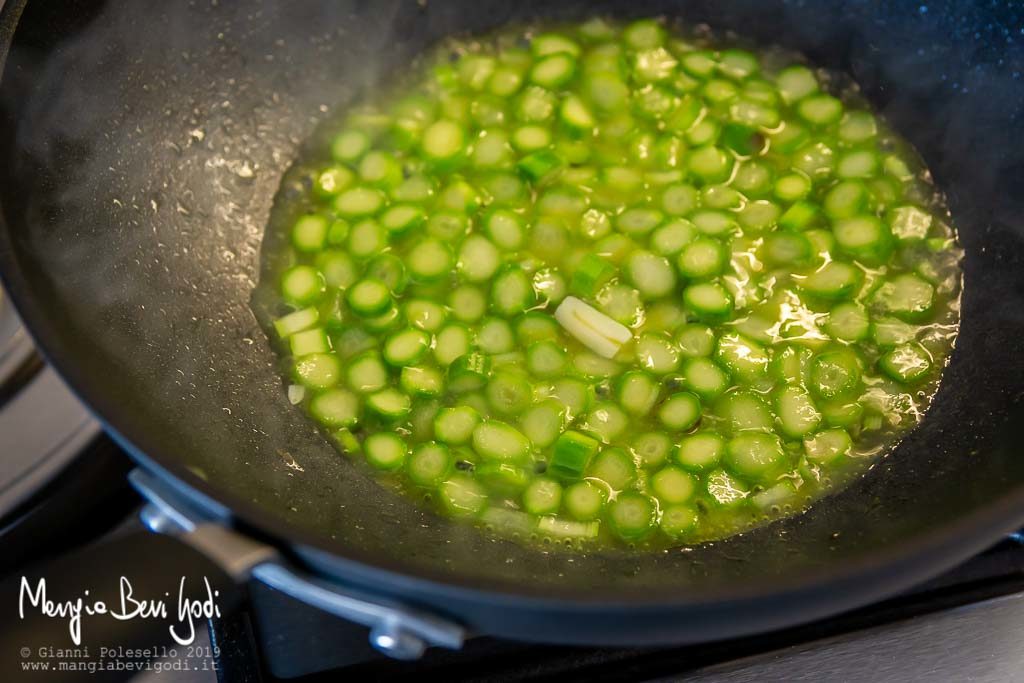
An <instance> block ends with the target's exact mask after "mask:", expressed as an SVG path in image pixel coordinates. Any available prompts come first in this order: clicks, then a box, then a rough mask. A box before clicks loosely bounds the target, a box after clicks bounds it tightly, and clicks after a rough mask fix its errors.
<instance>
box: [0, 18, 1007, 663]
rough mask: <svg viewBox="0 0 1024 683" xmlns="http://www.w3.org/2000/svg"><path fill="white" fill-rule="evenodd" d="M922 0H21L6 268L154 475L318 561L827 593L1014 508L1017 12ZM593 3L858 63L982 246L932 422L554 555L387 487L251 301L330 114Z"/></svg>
mask: <svg viewBox="0 0 1024 683" xmlns="http://www.w3.org/2000/svg"><path fill="white" fill-rule="evenodd" d="M922 2H926V4H919V3H898V2H878V3H864V2H857V3H844V2H813V3H811V2H803V1H802V0H793V1H781V0H714V1H712V0H700V1H698V0H694V1H683V0H679V1H676V2H673V1H670V0H665V1H661V2H658V1H640V0H636V1H634V2H628V3H627V2H580V1H575V0H573V1H563V2H540V1H527V0H523V1H520V2H507V1H503V0H471V1H467V2H455V1H440V0H426V1H422V0H421V1H420V2H415V1H413V0H409V1H404V0H402V1H399V0H388V1H383V2H373V3H370V2H349V1H339V2H276V1H267V2H249V1H244V2H243V1H235V0H231V1H227V0H220V1H219V2H217V1H216V0H197V1H196V2H190V3H185V2H173V3H169V2H159V1H157V0H152V1H150V0H109V1H108V2H93V1H86V0H82V1H71V0H69V1H66V2H56V1H54V0H41V1H40V0H29V1H28V2H27V5H26V3H25V2H23V1H21V0H8V1H7V3H6V5H5V6H4V7H3V12H2V17H0V20H2V26H0V40H2V44H3V45H4V46H9V48H10V50H9V54H8V55H7V63H6V68H5V70H4V74H3V80H2V83H0V105H2V109H0V204H2V217H0V272H2V275H3V281H4V284H5V285H6V287H7V288H8V290H9V292H10V295H11V297H12V299H13V300H14V301H15V302H16V304H17V306H18V308H19V310H20V312H21V314H22V316H23V317H24V319H25V322H26V323H27V325H28V326H29V328H30V329H31V331H32V332H33V334H34V336H35V338H36V339H37V340H38V342H39V344H40V345H41V347H42V348H43V350H44V351H45V353H46V355H47V357H48V359H49V360H50V361H51V362H52V363H53V364H54V365H55V366H56V367H57V368H58V369H59V371H60V372H61V373H62V374H63V375H64V376H65V377H66V378H67V380H68V381H69V383H70V384H71V385H72V386H73V387H74V388H75V390H76V391H77V392H78V393H79V394H80V396H81V397H82V398H83V399H84V400H85V401H86V402H87V403H88V405H90V406H91V407H92V408H93V409H94V410H95V412H96V414H97V415H98V416H99V417H100V418H101V419H102V420H103V421H104V422H105V424H106V426H107V427H108V429H109V430H110V431H111V432H112V433H113V434H114V435H115V437H116V438H117V439H118V440H119V441H120V442H121V443H122V444H123V445H125V446H126V447H127V449H128V450H129V452H130V453H131V455H132V456H133V457H134V458H135V460H136V461H137V463H138V466H139V467H140V468H141V471H142V472H144V473H146V474H145V476H147V477H149V481H156V482H159V483H160V484H161V485H163V486H165V487H167V490H170V491H173V492H174V495H175V496H177V498H178V500H180V501H185V502H186V503H188V504H195V505H199V506H200V507H201V508H202V509H205V510H213V511H214V512H213V514H212V516H213V517H218V518H219V519H218V520H217V521H218V523H219V524H221V525H223V527H230V528H232V529H234V530H236V531H237V532H238V533H239V534H241V535H242V536H245V537H247V538H255V539H258V540H259V541H260V543H262V544H265V545H268V546H271V547H273V548H276V549H278V550H279V551H281V552H282V553H283V556H284V557H286V558H287V560H285V561H286V562H287V563H288V566H289V567H291V568H293V569H295V570H296V571H302V572H305V573H306V574H307V575H315V576H317V577H320V578H321V579H322V580H323V581H325V582H326V583H324V584H321V585H322V586H327V587H328V589H330V587H331V586H340V585H344V586H345V587H346V588H349V589H356V590H359V591H363V592H365V593H366V594H368V595H369V596H370V597H371V598H374V597H379V598H380V599H382V600H383V599H387V600H391V601H395V602H397V603H401V604H403V605H408V606H413V607H416V608H419V609H421V610H424V611H425V612H427V613H431V614H441V615H444V616H445V617H446V618H447V619H451V620H453V621H455V622H457V623H460V624H463V625H466V626H467V627H469V628H470V629H472V630H474V631H479V632H484V633H488V634H493V635H500V636H507V637H513V638H522V639H531V640H539V641H550V642H570V643H654V642H681V641H699V640H705V639H713V638H721V637H726V636H732V635H738V634H741V633H749V632H753V631H757V630H763V629H770V628H776V627H779V626H782V625H785V624H790V623H794V622H798V621H804V620H810V619H813V618H816V617H820V616H822V615H825V614H828V613H832V612H836V611H839V610H843V609H847V608H850V607H852V606H854V605H857V604H860V603H865V602H867V601H870V600H873V599H876V598H879V597H881V596H883V595H885V594H889V593H892V592H895V591H897V590H899V589H901V588H903V587H906V586H908V585H910V584H912V583H914V582H917V581H920V580H922V579H924V578H925V577H928V576H930V575H933V574H936V573H938V572H940V571H942V570H943V569H945V568H947V567H950V566H951V565H953V564H954V563H956V562H958V561H960V560H962V559H964V558H966V557H968V556H970V555H971V554H973V553H976V552H978V551H980V550H982V549H983V548H985V547H986V546H987V545H989V544H991V543H993V542H994V541H995V540H996V539H998V538H999V537H1000V535H1002V534H1004V533H1006V532H1008V531H1010V530H1011V529H1014V528H1015V527H1019V526H1020V525H1022V524H1024V446H1022V443H1024V405H1022V402H1021V397H1022V393H1024V341H1022V340H1024V182H1022V181H1024V121H1022V111H1024V76H1022V72H1024V61H1022V54H1024V52H1022V48H1021V45H1022V43H1024V35H1021V31H1020V29H1019V27H1020V26H1021V25H1022V12H1021V9H1020V7H1019V6H1015V5H1014V4H1013V3H1004V4H1000V3H992V4H989V3H986V4H984V5H982V4H981V3H975V2H971V1H970V0H965V1H963V2H955V1H952V0H950V1H943V2H931V1H926V0H922ZM595 13H599V14H600V13H611V14H620V15H652V14H665V15H667V16H669V17H672V18H680V19H682V20H685V21H688V22H708V23H710V24H712V25H713V26H715V27H716V28H718V29H720V30H734V31H736V32H737V33H739V34H742V35H743V36H745V37H747V38H749V39H752V40H754V41H760V42H763V43H781V44H783V45H785V46H787V47H790V48H795V49H797V50H801V51H804V52H805V53H806V54H807V55H809V56H810V58H811V59H813V60H815V61H817V62H819V63H821V64H824V65H827V66H829V67H834V68H839V69H842V70H845V71H847V72H849V73H850V74H851V75H853V76H854V77H855V78H856V79H857V80H858V81H859V82H860V83H861V84H862V85H863V87H864V91H865V94H866V95H867V97H868V98H869V99H870V100H871V101H872V102H874V104H875V105H876V106H877V107H878V108H879V109H880V110H881V111H882V112H883V113H884V115H885V116H887V117H888V118H889V120H890V121H891V122H892V123H893V124H894V126H895V127H896V128H897V129H898V130H899V131H901V132H902V134H903V135H905V136H906V137H907V138H909V139H910V140H911V141H912V142H913V143H914V144H915V145H916V147H917V148H918V150H919V151H920V153H921V154H922V156H923V157H924V159H925V160H926V163H927V164H928V165H929V167H930V168H931V169H932V171H933V173H934V176H935V179H936V183H937V185H938V186H939V187H940V188H942V189H943V190H944V191H945V192H946V193H947V194H948V197H949V204H950V206H951V208H952V212H953V215H954V219H955V224H956V225H957V227H958V228H959V230H960V237H961V240H962V242H963V245H964V247H965V249H966V254H967V255H966V259H965V262H964V273H965V275H964V278H965V288H964V297H963V323H962V328H961V331H960V337H959V340H958V342H957V347H956V350H955V352H954V354H953V358H952V362H951V364H950V366H949V368H948V369H947V370H946V373H945V378H944V380H943V383H942V388H941V391H940V392H939V395H938V397H937V399H936V401H935V403H934V405H933V407H932V408H931V410H930V411H929V412H928V414H927V416H926V418H925V419H924V421H923V423H922V424H921V425H920V427H919V428H917V429H916V430H915V431H914V432H913V433H912V434H911V435H910V436H909V437H907V438H906V439H905V440H904V441H903V442H902V443H901V444H900V445H899V446H898V448H896V449H895V451H894V452H893V453H892V454H891V455H889V456H888V457H886V458H884V459H883V460H881V461H880V462H879V463H878V464H877V465H876V466H875V467H874V468H873V469H872V470H871V471H870V472H869V473H868V474H867V475H866V476H865V477H864V478H863V479H861V480H859V481H857V482H856V483H855V484H854V485H852V486H850V487H849V488H847V489H845V490H843V491H841V492H840V493H837V494H835V495H832V496H830V497H828V498H827V499H825V500H822V501H821V502H819V503H818V504H816V505H815V506H814V507H813V508H812V509H811V510H810V511H809V512H807V513H806V514H802V515H799V516H796V517H793V518H791V519H786V520H783V521H779V522H776V523H773V524H771V525H768V526H765V527H763V528H759V529H757V530H755V531H752V532H750V533H746V534H743V535H741V536H737V537H734V538H731V539H728V540H726V541H721V542H716V543H707V544H703V545H700V546H697V547H693V548H686V549H680V550H675V551H669V552H658V553H646V554H631V553H626V552H620V551H611V550H608V551H600V552H591V553H587V554H585V555H579V554H572V553H568V552H564V551H559V550H555V549H550V550H547V551H543V550H539V549H537V548H536V547H526V546H522V545H517V544H515V543H511V542H507V541H502V540H496V539H494V538H492V537H490V536H488V535H487V534H486V533H482V532H481V531H479V530H477V529H476V528H473V527H471V526H467V525H463V524H458V523H453V522H451V521H448V520H446V519H442V518H439V517H437V516H434V515H433V514H431V513H429V512H426V511H424V510H422V509H420V508H419V507H417V506H415V505H414V504H413V503H411V502H410V501H409V500H406V499H404V498H401V497H399V496H397V495H395V494H393V493H391V492H389V491H386V490H384V489H383V488H381V487H380V486H379V485H377V484H376V483H375V482H374V481H373V480H372V479H370V478H368V477H367V475H365V474H364V473H362V472H361V471H359V470H357V469H356V468H355V467H353V466H352V465H351V464H350V463H349V462H348V461H346V459H345V458H343V457H341V456H340V455H339V454H338V453H337V452H336V451H335V450H334V449H333V448H332V447H331V445H330V444H329V443H328V441H327V440H326V439H325V438H324V437H323V436H322V435H321V434H320V433H319V432H318V431H317V430H316V429H315V428H314V427H313V426H312V424H311V422H309V421H308V420H307V419H306V418H305V416H304V415H303V414H302V413H301V412H300V410H299V409H297V408H296V407H294V406H292V405H291V404H290V403H289V401H288V399H287V396H286V392H285V389H284V384H283V382H282V378H281V374H280V372H279V365H278V362H277V358H276V356H275V353H274V352H273V350H272V349H271V347H270V345H269V343H268V339H267V337H266V335H265V334H264V331H263V329H261V327H260V325H259V324H258V322H257V318H256V317H255V316H254V314H253V311H252V308H251V306H250V300H251V297H252V295H253V292H254V289H255V288H256V287H257V284H258V279H259V274H260V247H261V243H262V240H263V237H264V227H265V225H266V223H267V218H268V215H269V211H270V207H271V204H272V202H273V200H274V195H275V192H277V191H278V185H279V181H280V179H281V177H282V175H283V173H284V171H285V170H286V169H287V168H288V166H289V164H290V163H291V162H292V160H293V159H294V158H295V157H296V155H297V154H298V153H299V152H300V150H301V147H302V144H303V140H305V139H307V138H308V136H310V135H311V134H312V133H313V132H314V130H315V128H316V126H317V123H318V122H319V121H320V120H322V119H323V118H324V117H325V116H326V114H327V112H329V111H331V110H333V109H334V108H336V107H338V106H341V105H344V103H346V102H348V101H350V100H351V99H352V98H354V97H356V96H357V95H358V94H359V93H360V92H363V91H365V89H367V88H372V87H373V86H374V84H375V83H378V82H379V81H381V80H382V79H386V78H387V76H388V74H389V73H390V72H392V71H393V70H398V69H401V68H402V66H403V65H404V64H406V63H408V62H409V60H410V59H411V58H412V57H413V56H414V55H416V54H417V53H418V52H419V51H421V50H422V49H424V48H425V47H426V46H428V45H430V44H431V43H433V42H435V41H437V40H438V39H440V38H442V37H443V36H446V35H448V34H451V33H453V32H472V31H484V30H487V29H489V28H492V27H496V26H499V25H501V24H503V23H505V22H508V21H521V20H531V19H535V18H538V17H547V16H554V17H563V18H573V17H580V16H583V15H589V14H595ZM281 191H282V192H285V193H287V192H289V191H290V188H288V187H284V188H282V189H281ZM0 457H2V454H0ZM221 550H223V548H222V549H221ZM181 557H182V558H183V557H184V554H182V555H181ZM150 559H152V558H150ZM177 559H180V558H179V556H178V554H176V553H173V552H168V553H165V554H164V556H163V557H162V558H161V559H160V563H161V565H163V569H164V570H167V571H168V572H169V573H173V572H172V571H170V569H168V567H170V568H173V566H174V565H173V562H175V561H176V560H177ZM5 609H6V608H5ZM5 618H6V617H5Z"/></svg>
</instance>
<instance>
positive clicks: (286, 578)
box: [129, 469, 467, 660]
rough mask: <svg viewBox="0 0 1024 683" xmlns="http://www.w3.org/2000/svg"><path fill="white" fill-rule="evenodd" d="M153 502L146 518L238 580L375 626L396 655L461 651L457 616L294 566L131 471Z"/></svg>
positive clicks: (376, 643) (373, 632)
mask: <svg viewBox="0 0 1024 683" xmlns="http://www.w3.org/2000/svg"><path fill="white" fill-rule="evenodd" d="M129 479H130V481H131V483H132V485H133V486H134V487H135V488H136V490H138V491H139V493H141V494H142V496H143V497H144V498H146V499H147V500H148V501H149V504H148V505H147V506H146V507H145V508H144V509H143V511H142V520H143V522H144V523H145V524H146V525H147V526H148V527H149V528H150V529H152V530H154V531H159V532H163V533H166V532H171V533H175V532H178V533H180V532H185V535H184V538H185V540H186V541H187V542H188V543H190V544H191V545H192V546H194V547H196V548H199V549H200V550H201V551H202V552H203V553H204V554H205V555H206V556H207V557H209V558H212V559H214V560H215V561H216V562H217V563H218V564H219V565H220V566H221V567H222V568H225V569H226V570H228V571H229V572H230V573H231V574H232V575H233V576H234V577H235V580H236V582H238V583H243V582H245V581H248V580H249V579H250V578H252V579H255V580H257V581H261V582H263V583H264V584H266V585H267V586H269V587H271V588H273V589H275V590H277V591H279V592H281V593H284V594H285V595H288V596H290V597H292V598H295V599H296V600H299V601H301V602H304V603H306V604H307V605H310V606H312V607H315V608H317V609H320V610H323V611H324V612H327V613H328V614H333V615H334V616H336V617H339V618H341V619H344V620H346V621H351V622H354V623H357V624H362V625H363V626H367V627H369V629H370V644H371V645H372V646H373V647H374V648H376V649H377V650H378V651H380V652H381V653H382V654H384V655H387V656H388V657H391V658H393V659H405V660H410V659H419V658H420V657H421V656H422V655H423V653H424V652H425V651H426V649H427V647H430V646H435V647H443V648H448V649H452V650H457V649H459V648H461V647H462V644H463V643H464V642H465V640H466V637H467V630H466V628H465V627H464V626H463V625H461V624H459V623H457V622H456V621H454V620H452V619H450V618H448V617H446V616H442V615H439V614H433V613H429V612H425V611H423V610H419V609H416V608H413V607H410V606H409V605H405V604H403V603H401V602H398V601H396V600H393V599H390V598H387V597H384V596H381V595H378V594H371V593H367V592H365V591H361V590H357V589H355V588H353V587H351V586H345V585H342V584H340V583H338V582H337V581H328V580H326V579H323V578H320V577H317V576H314V575H312V574H309V573H307V572H304V571H301V570H299V569H297V568H294V567H292V566H291V565H290V564H289V563H288V562H286V561H285V560H284V559H283V558H281V556H280V555H279V554H278V553H277V551H276V550H275V549H273V548H272V547H271V546H268V545H264V544H262V543H259V542H257V541H255V540H254V539H252V538H250V537H248V536H245V535H243V534H242V533H241V532H238V531H234V530H231V529H229V528H227V527H226V526H225V524H223V523H214V522H211V521H206V520H209V519H210V517H211V515H210V513H208V512H204V511H203V510H202V509H201V508H199V507H196V506H193V505H189V504H188V503H187V502H186V501H185V500H183V496H182V494H181V493H180V492H179V491H177V490H175V489H173V488H172V487H171V486H169V485H168V484H167V482H165V481H163V480H162V479H159V478H158V477H156V476H155V475H153V474H151V473H150V472H147V471H145V470H141V469H137V470H135V471H133V472H132V473H131V474H130V475H129Z"/></svg>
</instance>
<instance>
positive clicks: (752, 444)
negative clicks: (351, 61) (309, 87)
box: [273, 20, 960, 547]
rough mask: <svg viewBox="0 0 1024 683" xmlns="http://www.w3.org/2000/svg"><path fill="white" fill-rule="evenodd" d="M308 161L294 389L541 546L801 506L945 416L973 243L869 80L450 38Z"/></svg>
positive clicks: (287, 282) (459, 501)
mask: <svg viewBox="0 0 1024 683" xmlns="http://www.w3.org/2000/svg"><path fill="white" fill-rule="evenodd" d="M335 125H336V128H335V131H336V132H335V134H333V135H332V137H331V143H330V146H329V149H327V150H324V154H323V156H322V157H321V158H317V159H313V160H311V161H309V162H308V163H307V164H305V165H303V166H300V167H299V168H298V169H297V170H296V171H295V173H296V174H298V176H299V177H301V179H303V180H304V181H306V185H305V187H306V188H307V191H306V193H305V194H304V196H303V197H301V198H300V199H295V198H294V197H291V196H289V195H287V193H282V199H281V201H282V202H285V203H286V204H287V207H286V210H285V211H284V213H286V214H287V215H288V216H289V217H290V218H289V220H288V222H287V226H286V227H287V229H288V230H289V234H290V240H289V246H288V249H289V254H288V255H287V260H288V262H289V263H290V265H289V267H287V268H286V269H285V270H283V272H280V273H277V274H276V275H277V276H279V277H280V294H281V298H282V301H281V307H282V312H281V315H280V316H279V317H278V318H277V319H276V321H275V322H274V325H273V327H274V335H275V337H276V338H277V339H278V340H280V342H281V344H282V350H283V351H285V352H286V353H287V354H288V356H289V358H290V365H291V375H292V379H291V382H292V384H291V386H290V387H289V396H290V397H291V398H292V401H293V402H294V403H298V404H301V405H302V406H303V407H304V408H305V409H306V410H308V412H309V414H310V415H312V416H313V418H314V419H315V420H316V421H317V422H318V423H319V424H320V425H322V427H323V428H324V429H325V430H326V432H327V433H329V434H330V435H331V437H332V438H333V439H334V441H335V442H336V443H337V445H338V447H339V449H340V450H341V451H342V452H344V453H346V454H347V455H349V456H351V457H353V458H356V459H359V460H361V461H365V463H367V464H368V465H369V467H371V468H373V469H374V470H376V471H378V472H379V473H380V477H381V479H382V481H384V482H387V483H389V484H392V485H395V486H397V487H399V488H401V489H403V490H405V491H406V492H409V493H411V494H413V495H416V496H417V497H419V498H420V499H421V500H427V501H429V503H428V504H430V505H432V506H434V507H435V509H437V510H439V511H441V512H443V513H445V514H448V515H452V516H458V517H462V518H466V519H472V520H477V521H478V522H479V523H481V524H484V525H487V526H489V527H491V528H493V529H495V530H497V531H499V532H500V533H503V534H512V535H518V536H520V537H522V538H548V539H551V538H557V539H567V540H568V542H570V543H571V544H573V545H578V546H582V547H591V546H592V544H593V543H606V544H612V545H614V544H628V545H637V544H639V545H641V546H644V547H648V546H650V547H659V546H660V547H668V546H673V545H680V544H685V543H693V542H699V541H702V540H706V539H711V538H718V537H723V536H727V535H729V534H732V533H736V532H738V531H741V530H743V529H745V528H748V527H750V526H751V525H752V524H755V523H759V522H761V521H763V520H765V519H769V518H771V517H773V516H778V515H780V514H783V513H788V512H795V511H798V510H800V509H802V508H803V507H805V506H806V504H807V503H808V502H809V501H810V500H812V499H813V498H815V497H817V496H819V495H820V494H821V493H823V492H824V491H826V490H828V489H831V488H835V487H837V486H839V485H840V483H841V482H842V481H844V480H847V479H849V478H850V477H851V476H853V475H854V474H857V473H859V472H862V471H863V470H864V469H865V468H866V467H867V465H868V464H869V463H870V462H871V461H872V458H873V457H874V456H876V455H878V454H879V453H882V452H885V451H887V450H889V449H890V448H891V447H892V445H893V444H894V443H895V442H896V441H897V440H898V439H899V437H900V436H902V435H903V434H905V433H906V431H907V430H909V429H910V428H911V427H912V426H913V425H914V424H916V423H917V422H918V421H919V420H920V417H921V414H922V412H923V411H924V410H925V409H926V408H927V405H928V402H929V399H930V397H931V396H932V394H933V393H934V391H935V389H936V388H937V384H938V380H939V376H940V372H941V368H942V367H943V365H944V363H945V359H946V357H947V355H948V353H949V351H950V349H951V348H952V344H953V340H954V338H955V333H956V326H957V323H958V303H959V292H960V271H959V267H958V262H959V258H960V251H959V248H958V246H957V245H956V243H955V239H954V232H953V230H952V228H951V227H950V226H949V225H948V223H947V220H946V219H947V217H948V213H947V212H946V210H945V208H944V207H943V206H942V204H941V203H940V200H939V199H938V198H937V193H936V192H935V190H934V188H933V187H931V185H930V184H929V181H928V176H927V173H926V172H925V171H924V170H923V169H921V167H920V164H919V162H918V161H917V160H916V158H915V156H914V155H913V153H912V152H911V151H910V150H909V149H908V147H907V146H906V145H905V144H904V143H903V142H901V141H900V140H899V138H897V137H896V136H895V135H894V134H893V133H892V132H891V131H889V130H888V129H886V128H885V126H884V124H883V123H882V122H881V121H879V119H878V118H877V117H876V116H874V115H873V114H872V113H871V112H870V111H868V110H867V109H866V108H865V107H864V106H861V105H858V104H857V96H856V93H855V92H854V91H853V90H851V89H850V88H849V87H844V86H843V84H842V82H841V80H840V79H838V78H835V77H833V76H831V75H829V74H826V73H824V72H819V71H815V70H814V69H812V68H810V67H808V66H806V65H804V64H801V63H798V62H795V61H793V60H792V59H784V58H782V57H780V55H779V54H778V53H776V52H764V53H760V54H755V53H754V52H750V51H746V50H741V49H732V48H729V49H722V48H721V47H716V46H715V44H714V43H713V42H710V41H709V40H707V39H696V38H695V39H687V38H684V37H682V35H681V34H675V33H670V32H669V31H668V30H667V29H666V27H665V26H664V25H663V24H662V23H659V22H658V21H655V20H640V21H635V22H633V23H630V24H628V25H624V26H620V25H615V24H611V23H608V22H605V21H601V20H591V21H588V22H586V23H583V24H581V25H573V26H557V27H553V28H552V27H549V28H546V29H545V30H540V31H537V30H528V31H524V30H515V31H512V30H509V31H504V32H502V33H499V34H495V35H491V36H487V37H483V38H478V39H474V40H471V41H461V42H457V41H452V42H450V43H447V44H445V45H444V46H442V47H441V48H439V49H438V50H437V52H436V54H434V55H433V56H431V57H428V58H426V59H425V62H424V64H422V65H421V67H420V68H418V69H417V70H416V72H415V74H414V75H413V76H412V77H410V78H409V79H408V80H407V81H406V82H405V83H404V84H403V85H402V86H401V87H399V88H397V89H396V91H395V92H394V93H391V94H390V95H388V96H387V97H383V98H380V100H379V101H373V102H367V103H364V104H363V105H361V106H358V107H353V108H351V109H349V110H348V111H346V112H345V114H344V116H343V118H341V119H339V121H338V122H336V124H335Z"/></svg>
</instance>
